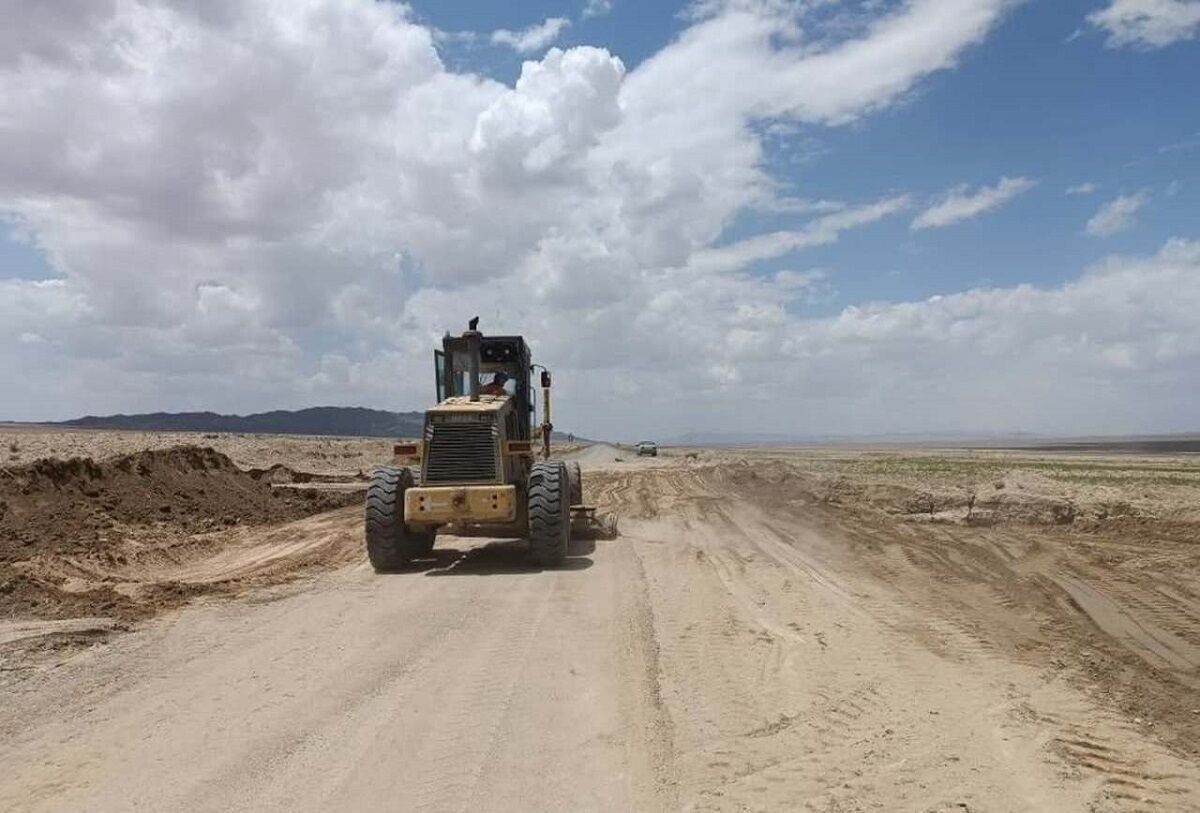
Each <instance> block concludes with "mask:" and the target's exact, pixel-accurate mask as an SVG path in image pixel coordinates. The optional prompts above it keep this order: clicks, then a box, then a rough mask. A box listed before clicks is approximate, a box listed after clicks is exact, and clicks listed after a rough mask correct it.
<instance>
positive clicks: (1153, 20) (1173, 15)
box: [1088, 0, 1200, 49]
mask: <svg viewBox="0 0 1200 813" xmlns="http://www.w3.org/2000/svg"><path fill="white" fill-rule="evenodd" d="M1088 22H1089V23H1091V24H1092V25H1094V26H1096V27H1097V28H1101V29H1104V30H1105V31H1106V32H1107V33H1108V45H1109V47H1112V48H1119V47H1122V46H1132V47H1134V48H1142V49H1154V48H1164V47H1166V46H1168V45H1171V44H1173V43H1176V42H1181V41H1183V40H1190V39H1194V38H1195V37H1196V36H1197V34H1200V0H1111V2H1110V3H1109V4H1108V5H1107V6H1106V7H1105V8H1102V9H1100V10H1099V11H1095V12H1092V13H1091V14H1089V15H1088Z"/></svg>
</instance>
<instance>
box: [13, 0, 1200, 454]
mask: <svg viewBox="0 0 1200 813" xmlns="http://www.w3.org/2000/svg"><path fill="white" fill-rule="evenodd" d="M0 12H2V13H3V17H4V19H5V20H6V25H5V27H4V28H3V29H2V30H0V382H3V385H2V386H0V419H9V420H50V419H63V418H70V417H76V416H79V415H82V414H107V413H113V412H145V411H158V410H168V411H181V410H215V411H220V412H236V413H246V412H254V411H263V410H268V409H277V408H302V407H305V406H313V405H327V404H332V405H362V406H370V407H376V408H381V409H394V410H410V409H422V408H424V407H425V406H427V405H428V404H429V403H430V402H431V401H432V399H433V396H434V393H433V372H432V350H433V349H434V347H436V346H438V345H439V343H440V337H441V336H442V334H443V333H445V331H447V330H450V331H453V332H459V331H461V330H463V329H464V328H465V326H466V322H467V320H468V319H469V318H471V317H473V316H476V315H478V316H480V317H481V322H480V325H481V328H482V329H483V330H484V331H485V332H492V333H505V334H509V333H521V334H523V335H525V336H526V337H527V339H528V340H529V342H530V344H531V346H532V348H533V353H534V357H535V361H537V362H539V363H542V364H545V365H547V366H549V367H550V368H551V369H553V370H554V371H555V374H556V375H555V399H556V410H555V412H556V423H557V424H558V425H559V426H560V427H564V428H569V429H570V430H572V431H575V432H579V433H582V434H587V435H592V436H598V437H609V438H616V439H620V438H626V439H628V438H632V437H634V436H637V437H639V438H640V437H656V436H657V437H669V436H672V435H677V434H681V433H689V432H725V433H741V434H745V433H764V434H774V435H780V434H782V435H792V436H812V435H830V434H836V435H877V434H896V433H906V434H943V433H956V434H997V433H1001V434H1003V433H1011V432H1033V433H1041V434H1055V435H1063V434H1071V435H1078V434H1123V433H1155V432H1181V431H1197V430H1200V411H1198V410H1197V409H1196V407H1195V404H1196V403H1197V402H1198V401H1200V317H1198V316H1197V314H1200V84H1198V82H1197V79H1196V77H1198V76H1200V0H1053V2H1051V0H1025V1H1024V2H1021V1H1020V0H693V1H692V2H687V1H684V2H675V3H667V2H633V0H530V1H529V2H514V1H513V0H503V2H501V0H475V1H474V2H466V1H465V0H464V2H448V0H436V1H435V0H413V2H410V3H397V2H382V1H381V0H59V2H55V3H37V4H31V3H26V2H22V0H0Z"/></svg>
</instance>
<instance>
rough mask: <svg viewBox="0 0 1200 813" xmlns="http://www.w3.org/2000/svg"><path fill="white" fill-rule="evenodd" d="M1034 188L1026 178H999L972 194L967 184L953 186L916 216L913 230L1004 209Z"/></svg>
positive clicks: (936, 226) (956, 221) (937, 226)
mask: <svg viewBox="0 0 1200 813" xmlns="http://www.w3.org/2000/svg"><path fill="white" fill-rule="evenodd" d="M1033 187H1034V182H1033V181H1032V180H1030V179H1029V178H1001V179H1000V182H999V183H998V184H996V185H995V186H981V187H979V189H977V190H975V191H974V192H972V191H971V190H970V188H969V187H968V186H967V185H966V184H962V185H960V186H956V187H954V188H953V189H951V190H950V191H949V192H947V193H946V195H945V196H944V197H943V198H942V199H941V200H940V201H939V202H937V203H936V204H934V205H933V206H930V207H929V208H928V209H926V210H925V211H923V212H921V214H919V215H917V217H916V219H915V220H913V222H912V228H913V229H936V228H941V227H942V226H949V225H950V224H952V223H958V222H959V221H961V220H969V219H970V218H972V217H977V216H979V215H981V214H983V213H984V212H989V211H991V210H992V209H996V208H999V207H1000V206H1003V205H1004V204H1005V203H1008V201H1010V200H1012V199H1013V198H1015V197H1016V196H1017V195H1020V194H1021V193H1022V192H1026V191H1028V190H1030V189H1032V188H1033Z"/></svg>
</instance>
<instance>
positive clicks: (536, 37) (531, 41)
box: [491, 17, 571, 54]
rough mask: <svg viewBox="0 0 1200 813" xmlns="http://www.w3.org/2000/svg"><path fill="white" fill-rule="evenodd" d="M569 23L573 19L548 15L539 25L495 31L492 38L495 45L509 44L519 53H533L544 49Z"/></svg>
mask: <svg viewBox="0 0 1200 813" xmlns="http://www.w3.org/2000/svg"><path fill="white" fill-rule="evenodd" d="M569 25H571V21H570V20H568V19H567V18H566V17H547V18H546V19H545V20H543V21H542V22H540V23H538V24H537V25H531V26H529V27H528V28H522V29H521V30H520V31H510V30H508V29H507V28H501V29H499V30H497V31H493V32H492V36H491V40H492V44H493V45H507V46H508V47H509V48H512V49H513V50H514V51H516V52H517V53H521V54H531V53H534V52H535V51H544V50H545V49H546V48H547V47H549V46H550V45H551V44H552V43H553V42H554V41H555V40H557V39H558V38H559V37H560V36H561V35H562V32H563V31H565V30H566V29H567V27H568V26H569Z"/></svg>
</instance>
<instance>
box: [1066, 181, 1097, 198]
mask: <svg viewBox="0 0 1200 813" xmlns="http://www.w3.org/2000/svg"><path fill="white" fill-rule="evenodd" d="M1099 189H1100V184H1097V183H1092V182H1091V181H1085V182H1083V183H1077V184H1074V185H1073V186H1068V187H1067V194H1068V195H1090V194H1092V193H1093V192H1096V191H1099Z"/></svg>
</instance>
